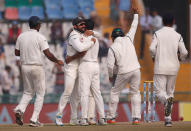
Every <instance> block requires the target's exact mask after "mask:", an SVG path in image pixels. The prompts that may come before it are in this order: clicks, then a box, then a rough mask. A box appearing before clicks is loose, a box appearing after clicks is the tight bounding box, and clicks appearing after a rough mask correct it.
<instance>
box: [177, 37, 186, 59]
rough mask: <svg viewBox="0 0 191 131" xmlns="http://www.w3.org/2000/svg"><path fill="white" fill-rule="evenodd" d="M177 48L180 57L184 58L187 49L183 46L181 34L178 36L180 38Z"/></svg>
mask: <svg viewBox="0 0 191 131" xmlns="http://www.w3.org/2000/svg"><path fill="white" fill-rule="evenodd" d="M178 50H179V52H180V59H181V60H184V59H185V58H186V56H187V55H188V51H187V50H186V48H185V45H184V41H183V38H182V36H180V40H179V43H178Z"/></svg>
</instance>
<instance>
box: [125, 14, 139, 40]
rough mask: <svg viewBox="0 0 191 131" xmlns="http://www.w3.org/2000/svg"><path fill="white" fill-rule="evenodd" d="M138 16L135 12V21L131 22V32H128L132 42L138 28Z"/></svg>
mask: <svg viewBox="0 0 191 131" xmlns="http://www.w3.org/2000/svg"><path fill="white" fill-rule="evenodd" d="M138 17H139V15H138V14H134V19H133V22H132V24H131V28H130V30H129V32H128V33H127V34H126V36H128V37H129V38H130V39H131V41H132V42H133V41H134V37H135V33H136V30H137V25H138Z"/></svg>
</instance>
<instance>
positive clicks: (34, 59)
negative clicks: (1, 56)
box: [14, 16, 64, 127]
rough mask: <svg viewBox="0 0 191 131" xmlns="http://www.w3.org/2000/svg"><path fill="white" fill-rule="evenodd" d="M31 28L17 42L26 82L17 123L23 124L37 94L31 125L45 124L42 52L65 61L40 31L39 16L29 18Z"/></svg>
mask: <svg viewBox="0 0 191 131" xmlns="http://www.w3.org/2000/svg"><path fill="white" fill-rule="evenodd" d="M29 26H30V30H28V31H26V32H24V33H22V34H21V35H20V36H19V37H18V39H17V42H16V48H15V55H16V56H20V61H21V69H22V76H23V82H24V92H23V96H22V98H21V101H20V103H19V105H18V106H17V107H16V108H15V109H14V112H15V117H16V123H17V124H18V125H21V126H22V125H23V118H22V116H23V113H24V112H25V110H26V107H27V105H28V104H29V102H30V100H31V99H32V98H33V96H34V95H35V94H36V100H35V103H34V112H33V114H32V117H31V119H30V126H32V127H39V126H43V124H42V123H40V122H39V114H40V111H41V109H42V105H43V100H44V95H45V89H46V85H45V72H44V69H43V61H42V56H41V53H42V52H43V53H44V54H45V56H46V57H47V58H48V59H49V60H51V61H53V62H55V63H57V64H59V65H64V62H63V61H61V60H58V59H57V58H56V57H55V56H54V55H53V54H52V53H51V52H50V51H49V46H48V43H47V40H46V38H45V37H44V36H43V35H42V34H40V33H39V30H40V19H39V18H38V17H37V16H31V17H30V18H29Z"/></svg>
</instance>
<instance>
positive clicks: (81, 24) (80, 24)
mask: <svg viewBox="0 0 191 131" xmlns="http://www.w3.org/2000/svg"><path fill="white" fill-rule="evenodd" d="M83 25H85V23H84V22H83V23H79V24H77V26H83Z"/></svg>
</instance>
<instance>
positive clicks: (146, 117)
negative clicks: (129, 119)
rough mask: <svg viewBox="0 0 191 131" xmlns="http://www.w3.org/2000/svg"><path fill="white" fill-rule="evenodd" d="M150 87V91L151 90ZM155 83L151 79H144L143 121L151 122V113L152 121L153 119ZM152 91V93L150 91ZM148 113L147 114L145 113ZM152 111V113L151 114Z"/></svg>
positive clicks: (154, 113)
mask: <svg viewBox="0 0 191 131" xmlns="http://www.w3.org/2000/svg"><path fill="white" fill-rule="evenodd" d="M151 87H152V91H153V92H152V91H151ZM147 88H148V109H146V108H147V100H146V96H147ZM154 89H155V85H154V82H153V81H144V92H143V95H144V102H143V103H144V121H145V122H146V121H147V122H151V115H152V116H153V117H152V118H153V119H152V121H155V115H156V112H155V90H154ZM151 92H152V93H151ZM151 101H152V108H151ZM147 113H148V114H147ZM151 113H152V114H151Z"/></svg>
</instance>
